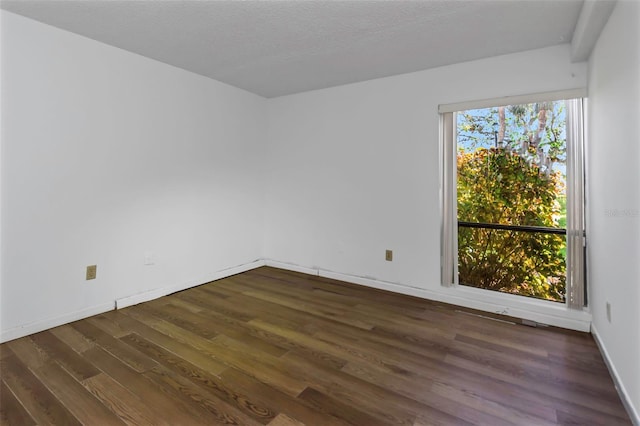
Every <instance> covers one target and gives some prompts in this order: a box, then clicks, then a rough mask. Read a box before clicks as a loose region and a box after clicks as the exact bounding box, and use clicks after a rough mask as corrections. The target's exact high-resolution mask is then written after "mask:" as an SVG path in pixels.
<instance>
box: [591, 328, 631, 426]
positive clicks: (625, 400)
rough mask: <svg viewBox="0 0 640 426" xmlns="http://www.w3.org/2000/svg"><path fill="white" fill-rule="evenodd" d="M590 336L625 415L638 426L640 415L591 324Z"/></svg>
mask: <svg viewBox="0 0 640 426" xmlns="http://www.w3.org/2000/svg"><path fill="white" fill-rule="evenodd" d="M591 335H592V336H593V340H595V341H596V345H598V349H600V353H601V354H602V358H603V359H604V363H605V364H606V366H607V368H608V369H609V374H611V377H612V378H613V383H614V385H615V386H616V390H617V391H618V395H619V396H620V399H621V400H622V405H624V408H625V409H626V410H627V414H629V417H630V418H631V422H632V423H633V424H634V425H636V426H640V413H638V411H637V410H636V408H635V407H634V406H633V404H632V402H631V397H630V396H629V393H628V392H627V389H626V388H625V387H624V384H623V383H622V380H621V379H620V375H619V374H618V370H616V367H615V366H614V365H613V362H612V361H611V357H610V356H609V352H608V351H607V348H606V347H605V345H604V343H603V342H602V339H601V338H600V334H599V333H598V330H597V329H596V327H595V325H593V324H591Z"/></svg>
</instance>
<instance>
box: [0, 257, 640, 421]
mask: <svg viewBox="0 0 640 426" xmlns="http://www.w3.org/2000/svg"><path fill="white" fill-rule="evenodd" d="M0 362H1V367H0V368H1V370H0V372H1V380H0V386H1V387H0V392H1V394H0V397H1V400H0V424H3V425H4V424H15V425H35V424H59V425H75V424H88V425H110V424H113V425H122V424H128V425H199V424H208V425H211V424H237V425H258V424H262V425H264V424H268V425H272V426H285V425H345V424H355V425H364V426H373V425H416V426H417V425H491V426H498V425H513V424H516V425H554V424H574V425H591V424H593V425H625V424H630V420H629V418H628V416H627V414H626V412H625V410H624V408H623V406H622V404H621V402H620V399H619V397H618V395H617V393H616V390H615V388H614V385H613V382H612V380H611V377H610V376H609V373H608V371H607V369H606V367H605V365H604V363H603V360H602V357H601V355H600V353H599V352H598V349H597V347H596V345H595V343H594V341H593V339H592V337H591V336H590V335H589V334H586V333H577V332H569V331H564V330H559V329H553V328H531V327H525V326H522V325H514V324H510V323H505V322H500V321H494V320H491V319H487V318H482V317H479V316H476V315H473V313H471V312H469V311H464V310H462V309H460V308H457V307H454V306H451V305H445V304H440V303H434V302H429V301H425V300H421V299H416V298H412V297H407V296H402V295H398V294H393V293H388V292H383V291H378V290H373V289H369V288H365V287H360V286H354V285H349V284H345V283H341V282H338V281H333V280H329V279H324V278H320V277H312V276H307V275H303V274H298V273H294V272H288V271H282V270H279V269H273V268H267V267H264V268H259V269H255V270H253V271H249V272H245V273H243V274H240V275H236V276H233V277H230V278H227V279H223V280H220V281H216V282H212V283H209V284H205V285H202V286H200V287H197V288H193V289H189V290H186V291H183V292H180V293H176V294H173V295H171V296H168V297H163V298H161V299H157V300H154V301H152V302H148V303H144V304H140V305H137V306H133V307H129V308H126V309H123V310H119V311H113V312H108V313H105V314H102V315H97V316H94V317H91V318H87V319H85V320H81V321H77V322H74V323H71V324H67V325H64V326H61V327H57V328H55V329H51V330H48V331H44V332H42V333H37V334H34V335H32V336H28V337H24V338H21V339H17V340H14V341H11V342H7V343H5V344H3V345H1V346H0Z"/></svg>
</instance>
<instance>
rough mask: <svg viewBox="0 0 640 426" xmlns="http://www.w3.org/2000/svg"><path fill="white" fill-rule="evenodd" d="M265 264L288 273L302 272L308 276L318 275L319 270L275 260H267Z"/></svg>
mask: <svg viewBox="0 0 640 426" xmlns="http://www.w3.org/2000/svg"><path fill="white" fill-rule="evenodd" d="M264 263H265V265H266V266H272V267H274V268H278V269H284V270H287V271H293V272H300V273H303V274H307V275H316V276H317V275H318V268H309V267H306V266H300V265H296V264H294V263H287V262H279V261H277V260H273V259H265V260H264Z"/></svg>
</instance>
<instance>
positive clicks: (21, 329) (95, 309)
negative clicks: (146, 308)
mask: <svg viewBox="0 0 640 426" xmlns="http://www.w3.org/2000/svg"><path fill="white" fill-rule="evenodd" d="M113 307H114V304H113V302H109V303H102V304H100V305H96V306H91V307H89V308H86V309H82V310H80V311H76V312H71V313H68V314H64V315H60V316H58V317H54V318H47V319H44V320H40V321H35V322H32V323H29V324H25V325H21V326H18V327H14V328H10V329H8V330H5V331H3V332H2V334H0V343H4V342H8V341H9V340H14V339H18V338H20V337H24V336H28V335H30V334H34V333H39V332H41V331H44V330H48V329H50V328H53V327H58V326H59V325H63V324H68V323H70V322H73V321H77V320H80V319H83V318H87V317H90V316H93V315H98V314H102V313H104V312H107V311H111V310H113Z"/></svg>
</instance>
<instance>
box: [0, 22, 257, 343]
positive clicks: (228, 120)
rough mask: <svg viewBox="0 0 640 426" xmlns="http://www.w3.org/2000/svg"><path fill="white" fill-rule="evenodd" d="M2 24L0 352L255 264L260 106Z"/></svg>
mask: <svg viewBox="0 0 640 426" xmlns="http://www.w3.org/2000/svg"><path fill="white" fill-rule="evenodd" d="M1 14H2V89H3V91H2V156H1V161H2V162H1V179H2V181H1V185H2V186H1V206H2V209H1V218H2V223H1V225H2V226H1V229H2V259H1V261H2V272H1V296H2V298H1V303H2V305H1V311H2V312H1V314H0V321H1V330H2V335H1V336H0V337H1V338H2V340H7V339H10V338H14V337H18V336H20V335H23V334H28V333H31V332H34V331H38V329H43V328H48V327H50V326H52V325H56V324H57V323H61V322H66V321H69V320H72V319H77V318H78V317H81V316H86V315H90V314H92V313H96V312H99V311H104V310H106V309H112V308H113V305H114V300H116V299H119V298H124V297H127V296H131V295H135V294H139V293H144V292H148V291H157V290H158V289H163V288H169V287H170V288H176V286H184V285H189V284H191V285H193V284H199V283H202V282H204V281H206V280H207V279H208V278H210V277H215V276H216V272H217V271H220V270H222V269H225V268H229V267H234V266H237V265H241V264H245V263H248V262H252V261H254V260H256V259H259V258H260V257H261V250H262V247H261V245H262V241H261V235H262V228H263V211H262V206H263V199H262V197H263V189H262V188H261V185H260V182H261V176H262V175H263V172H262V166H261V164H262V161H263V159H262V157H263V153H264V144H263V142H264V129H265V127H266V122H265V102H266V100H265V99H263V98H261V97H258V96H256V95H253V94H250V93H248V92H245V91H242V90H239V89H236V88H233V87H230V86H227V85H224V84H222V83H218V82H216V81H213V80H210V79H207V78H204V77H201V76H198V75H195V74H192V73H189V72H186V71H184V70H180V69H177V68H174V67H171V66H168V65H165V64H162V63H159V62H155V61H153V60H150V59H146V58H143V57H141V56H137V55H134V54H131V53H128V52H125V51H123V50H119V49H117V48H114V47H110V46H107V45H104V44H101V43H98V42H95V41H92V40H89V39H86V38H83V37H80V36H78V35H75V34H72V33H69V32H65V31H61V30H59V29H56V28H53V27H50V26H46V25H43V24H41V23H38V22H35V21H32V20H29V19H26V18H23V17H20V16H18V15H14V14H11V13H8V12H5V11H2V12H1ZM146 251H150V252H153V254H154V255H155V265H153V266H144V265H143V257H144V253H145V252H146ZM91 264H97V265H98V278H97V279H96V280H95V281H85V280H84V273H85V267H86V266H87V265H91Z"/></svg>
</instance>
